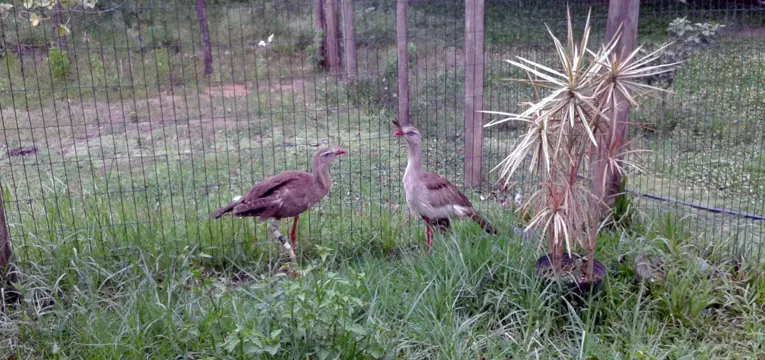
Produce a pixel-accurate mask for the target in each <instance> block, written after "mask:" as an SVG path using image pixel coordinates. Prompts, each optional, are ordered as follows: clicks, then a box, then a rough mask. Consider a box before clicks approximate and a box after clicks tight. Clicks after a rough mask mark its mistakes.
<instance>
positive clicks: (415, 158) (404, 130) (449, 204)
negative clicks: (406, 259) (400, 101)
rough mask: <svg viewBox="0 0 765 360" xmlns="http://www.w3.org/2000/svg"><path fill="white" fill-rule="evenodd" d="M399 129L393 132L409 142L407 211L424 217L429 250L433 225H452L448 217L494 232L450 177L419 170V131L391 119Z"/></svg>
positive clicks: (447, 227)
mask: <svg viewBox="0 0 765 360" xmlns="http://www.w3.org/2000/svg"><path fill="white" fill-rule="evenodd" d="M393 124H394V125H396V127H398V130H396V132H395V133H394V134H393V135H395V136H400V137H403V138H404V139H405V140H406V142H407V144H408V145H409V156H408V157H407V165H406V171H405V172H404V179H403V182H404V189H405V192H406V203H407V205H409V210H410V211H411V212H412V213H414V214H416V215H419V216H421V217H422V219H423V220H425V225H426V235H427V246H428V251H430V249H431V248H432V247H433V230H432V227H433V226H437V228H438V229H439V230H441V231H442V232H444V231H446V230H448V229H449V228H450V227H451V220H450V219H451V218H458V219H464V218H468V219H471V220H473V221H475V222H476V223H478V224H479V225H481V228H482V229H483V230H484V231H486V232H487V233H490V234H497V232H496V230H494V227H492V226H491V224H489V222H488V221H486V219H484V218H483V217H482V216H481V215H479V214H478V212H477V211H475V209H473V205H472V204H471V203H470V200H469V199H468V198H467V197H466V196H465V195H464V194H463V193H462V192H460V190H459V189H458V188H457V187H456V186H454V185H453V184H452V183H450V182H449V180H446V179H444V178H443V177H441V176H438V175H436V174H433V173H429V172H426V171H423V170H422V151H421V150H420V146H421V137H420V131H419V130H417V128H415V127H414V126H411V125H406V126H403V127H402V126H401V125H399V123H398V122H397V121H394V122H393Z"/></svg>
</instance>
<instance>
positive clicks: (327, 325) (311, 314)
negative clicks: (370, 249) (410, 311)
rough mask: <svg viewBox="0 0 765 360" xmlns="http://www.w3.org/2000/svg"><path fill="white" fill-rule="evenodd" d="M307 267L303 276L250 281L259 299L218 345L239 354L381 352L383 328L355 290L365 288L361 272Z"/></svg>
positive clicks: (350, 355)
mask: <svg viewBox="0 0 765 360" xmlns="http://www.w3.org/2000/svg"><path fill="white" fill-rule="evenodd" d="M309 273H311V269H310V268H309V269H307V270H306V271H305V274H304V275H306V279H305V280H301V281H281V280H279V279H275V278H270V279H266V280H263V281H261V282H258V283H256V284H255V285H253V287H252V289H250V290H249V291H250V293H252V294H253V296H255V297H257V298H258V300H259V301H260V305H259V306H257V307H256V308H255V309H252V310H247V311H246V314H237V316H236V319H235V321H236V328H235V329H234V330H233V331H230V332H228V334H226V335H225V340H224V342H223V343H222V344H221V346H220V347H221V348H220V349H219V350H220V351H221V352H224V353H226V354H229V355H232V356H237V357H242V358H259V357H261V356H267V355H270V356H273V357H277V358H281V357H284V358H286V357H288V356H291V357H294V358H306V357H308V358H318V359H329V358H332V359H336V358H345V359H373V358H381V357H382V355H383V352H384V347H383V334H384V331H383V330H384V329H382V327H381V326H380V324H379V323H378V321H377V320H376V319H375V318H373V317H372V316H371V315H369V314H366V313H365V309H367V306H366V305H367V304H365V303H364V302H363V301H362V300H361V299H360V298H358V297H357V296H356V295H357V294H360V293H362V292H363V291H365V290H364V283H363V280H364V274H359V273H356V274H353V276H352V278H350V279H346V278H343V277H341V276H340V275H338V274H335V273H332V272H327V273H321V274H319V273H317V274H315V275H314V274H311V275H309ZM309 279H310V280H309ZM298 355H302V356H298Z"/></svg>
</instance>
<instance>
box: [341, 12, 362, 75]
mask: <svg viewBox="0 0 765 360" xmlns="http://www.w3.org/2000/svg"><path fill="white" fill-rule="evenodd" d="M340 1H342V2H343V3H342V4H343V6H342V8H343V43H344V50H345V75H346V76H347V77H348V80H349V81H356V77H357V76H358V69H357V68H356V33H355V31H354V28H353V20H354V19H353V0H340Z"/></svg>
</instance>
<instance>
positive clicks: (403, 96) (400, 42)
mask: <svg viewBox="0 0 765 360" xmlns="http://www.w3.org/2000/svg"><path fill="white" fill-rule="evenodd" d="M408 6H409V3H408V1H407V0H397V2H396V52H397V56H398V118H397V120H398V122H399V124H401V126H404V125H409V39H408V38H407V26H408V23H407V21H408V19H409V15H408V14H407V7H408Z"/></svg>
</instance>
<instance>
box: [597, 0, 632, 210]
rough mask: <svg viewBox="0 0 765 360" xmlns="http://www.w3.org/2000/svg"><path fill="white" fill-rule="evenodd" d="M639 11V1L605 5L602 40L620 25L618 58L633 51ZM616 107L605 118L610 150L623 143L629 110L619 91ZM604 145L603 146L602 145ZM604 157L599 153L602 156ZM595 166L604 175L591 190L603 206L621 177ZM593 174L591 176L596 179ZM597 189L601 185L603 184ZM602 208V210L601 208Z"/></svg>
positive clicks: (612, 196)
mask: <svg viewBox="0 0 765 360" xmlns="http://www.w3.org/2000/svg"><path fill="white" fill-rule="evenodd" d="M639 13H640V0H610V2H609V5H608V24H607V25H606V26H607V28H606V41H610V40H611V39H612V38H613V37H614V36H615V35H616V32H617V30H618V29H619V26H620V25H621V36H620V37H619V41H618V43H617V45H616V49H615V51H616V53H617V54H618V55H619V57H620V58H624V57H625V56H628V55H629V54H630V53H632V52H633V51H634V50H635V45H636V43H637V26H638V18H639ZM616 96H617V106H616V108H615V109H612V110H611V114H609V117H610V118H611V126H613V127H615V131H613V132H612V134H613V136H611V133H610V132H609V134H604V135H603V136H605V137H606V141H607V144H610V146H609V147H608V148H610V149H622V147H623V146H624V145H625V144H626V143H627V135H628V134H627V125H628V122H629V109H630V105H629V102H627V100H626V99H624V97H623V96H621V93H617V95H616ZM602 148H604V147H602ZM603 157H604V156H603V155H600V156H599V158H600V159H602V158H603ZM596 164H597V165H596V166H594V167H593V170H594V172H593V175H595V174H605V176H606V181H605V182H603V181H594V182H593V191H594V193H595V195H596V196H600V194H603V197H601V198H602V199H604V201H605V205H607V206H608V207H611V206H613V204H614V201H615V200H616V196H618V195H619V193H620V191H621V183H622V176H621V175H620V174H619V173H617V172H606V171H603V170H604V169H602V167H604V166H606V164H605V162H604V161H596ZM596 177H597V176H593V179H595V180H598V179H596ZM603 184H604V185H605V187H604V188H601V186H604V185H603ZM604 210H605V209H604Z"/></svg>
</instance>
